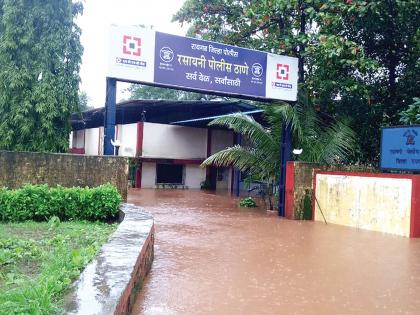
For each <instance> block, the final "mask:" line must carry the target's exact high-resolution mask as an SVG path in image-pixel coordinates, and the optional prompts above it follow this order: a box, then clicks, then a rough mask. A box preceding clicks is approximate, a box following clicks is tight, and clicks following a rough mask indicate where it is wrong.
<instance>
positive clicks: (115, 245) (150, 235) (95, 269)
mask: <svg viewBox="0 0 420 315" xmlns="http://www.w3.org/2000/svg"><path fill="white" fill-rule="evenodd" d="M121 211H122V212H123V213H124V220H123V221H122V223H121V224H120V225H119V226H118V229H117V230H116V231H115V232H114V233H113V234H112V236H111V238H110V240H109V241H108V243H106V244H105V245H104V246H103V247H102V248H101V250H100V252H99V254H98V255H97V257H96V258H95V259H94V260H93V261H92V262H91V263H90V264H89V265H88V266H87V267H86V268H85V270H84V271H83V272H82V274H81V276H80V278H79V280H77V281H76V282H75V283H74V284H73V286H72V288H71V290H70V292H69V294H68V295H67V296H66V298H65V301H66V302H65V311H66V314H72V315H75V314H80V315H82V314H83V315H91V314H92V315H93V314H101V315H104V314H129V312H130V311H131V308H132V306H133V303H134V299H135V296H136V294H137V292H138V290H139V289H140V287H141V285H142V283H143V281H144V278H145V277H146V275H147V273H148V272H149V270H150V268H151V265H152V262H153V245H154V223H153V217H152V216H151V215H149V214H147V213H145V212H142V211H141V209H140V208H138V207H136V206H134V205H131V204H124V205H123V206H122V207H121Z"/></svg>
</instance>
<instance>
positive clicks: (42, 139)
mask: <svg viewBox="0 0 420 315" xmlns="http://www.w3.org/2000/svg"><path fill="white" fill-rule="evenodd" d="M82 10H83V6H82V4H81V2H76V1H71V0H43V1H41V0H19V1H14V0H0V149H6V150H28V151H58V152H60V151H61V152H63V151H66V150H67V148H68V138H69V136H68V135H69V132H70V123H69V118H70V115H71V113H72V112H74V111H76V110H77V109H78V104H79V99H78V88H79V81H80V78H79V66H80V62H81V56H82V52H83V48H82V46H81V44H80V29H79V27H78V26H77V25H76V24H75V22H74V18H75V17H76V16H77V15H79V14H81V13H82Z"/></svg>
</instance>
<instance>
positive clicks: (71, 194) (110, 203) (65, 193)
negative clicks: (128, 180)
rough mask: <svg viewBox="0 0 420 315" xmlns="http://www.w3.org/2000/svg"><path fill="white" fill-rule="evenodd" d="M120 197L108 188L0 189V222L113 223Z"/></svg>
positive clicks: (37, 186) (112, 188)
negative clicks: (55, 220) (76, 221)
mask: <svg viewBox="0 0 420 315" xmlns="http://www.w3.org/2000/svg"><path fill="white" fill-rule="evenodd" d="M121 200H122V199H121V195H120V194H119V193H118V191H117V189H116V188H115V187H114V186H112V185H110V184H106V185H102V186H98V187H95V188H81V187H72V188H65V187H61V186H57V187H53V188H52V187H48V186H47V185H25V186H23V187H22V188H20V189H16V190H8V189H5V188H1V189H0V221H3V222H22V221H28V220H33V221H48V220H49V219H50V218H52V217H54V216H55V217H57V218H58V219H59V220H61V221H69V220H87V221H113V220H115V219H116V218H117V217H118V212H119V205H120V203H121Z"/></svg>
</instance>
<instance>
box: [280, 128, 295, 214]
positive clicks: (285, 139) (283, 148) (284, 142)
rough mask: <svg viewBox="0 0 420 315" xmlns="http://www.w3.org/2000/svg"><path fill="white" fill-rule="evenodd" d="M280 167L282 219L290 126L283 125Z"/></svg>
mask: <svg viewBox="0 0 420 315" xmlns="http://www.w3.org/2000/svg"><path fill="white" fill-rule="evenodd" d="M280 152H281V153H280V154H281V157H280V159H281V166H280V176H279V207H278V210H279V216H281V217H284V215H285V206H286V202H285V201H286V165H287V161H290V160H291V156H292V127H291V125H290V124H287V125H286V123H283V132H282V137H281V150H280Z"/></svg>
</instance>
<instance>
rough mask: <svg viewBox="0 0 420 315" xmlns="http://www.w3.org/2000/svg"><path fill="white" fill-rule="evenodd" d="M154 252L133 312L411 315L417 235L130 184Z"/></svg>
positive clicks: (419, 299) (419, 308) (416, 302)
mask: <svg viewBox="0 0 420 315" xmlns="http://www.w3.org/2000/svg"><path fill="white" fill-rule="evenodd" d="M128 198H129V202H132V203H135V204H137V205H139V206H142V207H143V208H144V209H145V210H147V211H149V212H150V213H152V214H153V216H154V218H155V227H156V245H155V260H154V262H153V266H152V270H151V272H150V274H149V275H148V278H147V280H146V282H145V284H144V286H143V288H142V290H141V292H140V294H139V295H138V297H137V300H136V303H135V305H134V311H133V314H146V315H157V314H159V315H160V314H165V315H166V314H168V315H172V314H420V240H419V239H408V238H404V237H400V236H391V235H386V234H381V233H377V232H369V231H362V230H357V229H352V228H346V227H341V226H336V225H325V224H323V223H317V222H299V221H289V220H285V219H281V218H279V217H277V216H275V215H269V214H267V213H266V212H265V211H264V210H262V209H252V210H243V209H240V208H238V207H237V200H236V199H233V198H231V197H229V196H227V195H225V196H223V195H215V194H211V193H204V192H199V191H180V190H145V189H142V190H131V191H130V193H129V197H128Z"/></svg>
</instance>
